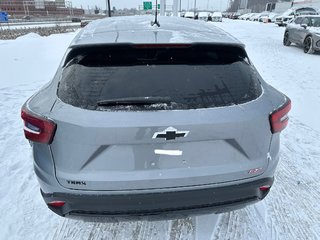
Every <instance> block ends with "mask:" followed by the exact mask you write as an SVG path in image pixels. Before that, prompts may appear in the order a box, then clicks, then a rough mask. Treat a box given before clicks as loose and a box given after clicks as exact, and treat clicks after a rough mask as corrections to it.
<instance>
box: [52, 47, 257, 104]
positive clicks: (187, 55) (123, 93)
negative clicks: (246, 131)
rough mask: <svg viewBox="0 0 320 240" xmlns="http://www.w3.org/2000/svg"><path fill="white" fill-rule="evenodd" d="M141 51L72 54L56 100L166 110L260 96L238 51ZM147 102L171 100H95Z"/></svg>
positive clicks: (244, 57)
mask: <svg viewBox="0 0 320 240" xmlns="http://www.w3.org/2000/svg"><path fill="white" fill-rule="evenodd" d="M138 46H139V45H138ZM146 46H147V45H146ZM146 46H144V47H143V46H142V47H141V46H140V47H137V46H136V47H135V46H131V45H128V46H124V45H118V46H112V47H105V46H102V47H86V48H78V49H74V50H72V51H71V52H70V53H69V54H68V56H67V58H66V64H65V66H64V69H63V73H62V78H61V81H60V84H59V89H58V96H59V98H60V99H61V100H62V101H63V102H65V103H68V104H71V105H73V106H76V107H81V108H86V109H96V110H167V109H195V108H209V107H218V106H228V105H234V104H241V103H245V102H248V101H251V100H253V99H256V98H257V97H258V96H260V95H261V92H262V89H261V86H260V82H259V79H258V76H257V75H256V74H255V71H254V70H253V69H252V67H251V65H250V64H249V60H248V59H247V55H246V53H245V51H244V50H243V49H242V48H241V47H238V46H237V47H232V46H204V45H189V46H184V47H170V48H168V47H155V48H153V47H146ZM147 97H157V98H161V97H162V98H166V99H170V103H169V104H167V103H166V104H160V103H161V102H159V104H153V105H149V106H141V105H139V106H132V107H131V108H128V107H126V108H124V106H97V102H99V101H110V100H112V99H125V98H147Z"/></svg>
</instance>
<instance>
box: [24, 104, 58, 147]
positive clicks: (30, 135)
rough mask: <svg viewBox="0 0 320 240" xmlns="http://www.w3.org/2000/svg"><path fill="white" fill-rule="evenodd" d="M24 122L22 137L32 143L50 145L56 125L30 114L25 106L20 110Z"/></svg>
mask: <svg viewBox="0 0 320 240" xmlns="http://www.w3.org/2000/svg"><path fill="white" fill-rule="evenodd" d="M21 118H22V119H23V120H24V128H23V130H24V135H25V137H26V138H27V139H29V140H30V141H33V142H39V143H46V144H50V143H51V142H52V140H53V137H54V134H55V131H56V128H57V125H56V124H55V123H54V122H53V121H51V120H49V119H46V118H44V117H42V116H39V115H37V114H34V113H31V112H30V111H29V110H28V109H27V108H26V106H23V107H22V109H21Z"/></svg>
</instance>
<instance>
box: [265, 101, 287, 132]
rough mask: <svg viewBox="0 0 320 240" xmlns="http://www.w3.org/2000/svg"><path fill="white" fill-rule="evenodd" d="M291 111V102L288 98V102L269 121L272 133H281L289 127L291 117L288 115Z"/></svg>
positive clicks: (274, 112)
mask: <svg viewBox="0 0 320 240" xmlns="http://www.w3.org/2000/svg"><path fill="white" fill-rule="evenodd" d="M290 109H291V100H290V99H289V98H287V101H286V102H285V103H284V104H283V105H282V106H281V107H279V108H278V109H276V110H275V111H273V112H272V113H271V114H270V117H269V121H270V125H271V132H272V133H277V132H281V131H282V130H283V129H285V127H286V126H287V125H288V122H289V117H288V113H289V111H290Z"/></svg>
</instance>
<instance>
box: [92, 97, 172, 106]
mask: <svg viewBox="0 0 320 240" xmlns="http://www.w3.org/2000/svg"><path fill="white" fill-rule="evenodd" d="M171 102H172V101H171V98H170V97H129V98H116V99H108V100H100V101H98V102H97V105H98V106H117V105H152V104H161V103H165V104H170V103H171Z"/></svg>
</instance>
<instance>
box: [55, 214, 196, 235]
mask: <svg viewBox="0 0 320 240" xmlns="http://www.w3.org/2000/svg"><path fill="white" fill-rule="evenodd" d="M52 239H53V240H58V239H59V240H60V239H66V240H67V239H70V240H75V239H88V240H97V239H126V240H127V239H128V240H138V239H148V240H149V239H150V240H176V239H177V240H178V239H181V240H182V239H185V240H187V239H194V225H193V223H192V220H191V218H186V219H178V220H168V221H133V222H116V223H90V222H82V221H76V220H70V219H65V220H64V221H63V222H62V223H61V225H60V226H59V227H58V228H57V230H56V232H55V234H54V236H53V238H52Z"/></svg>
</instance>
